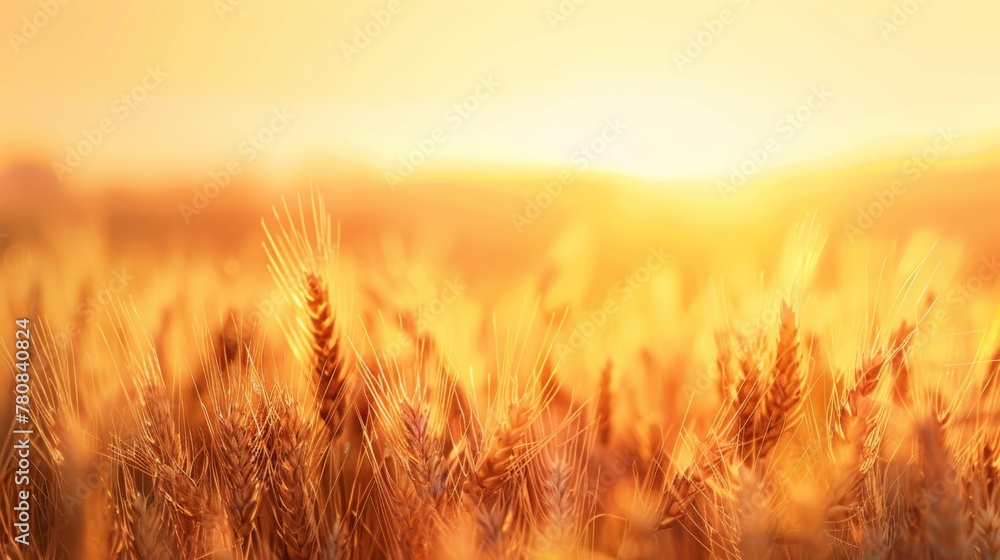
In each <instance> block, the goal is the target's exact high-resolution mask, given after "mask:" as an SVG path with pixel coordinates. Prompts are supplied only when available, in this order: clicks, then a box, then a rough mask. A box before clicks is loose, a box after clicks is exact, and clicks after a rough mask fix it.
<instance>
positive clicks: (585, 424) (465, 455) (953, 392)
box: [0, 188, 1000, 560]
mask: <svg viewBox="0 0 1000 560" xmlns="http://www.w3.org/2000/svg"><path fill="white" fill-rule="evenodd" d="M271 201H272V202H273V204H272V205H271V207H270V208H268V209H267V211H266V212H264V213H263V215H262V216H255V217H254V218H253V220H252V221H254V222H255V225H254V231H255V233H252V234H248V235H246V236H240V237H239V238H238V240H237V241H236V242H235V243H237V244H238V245H239V246H240V247H241V249H240V251H244V252H246V253H247V254H255V255H257V260H256V261H254V260H252V259H250V260H246V261H243V262H238V261H236V260H235V259H228V260H226V259H221V258H220V257H218V256H217V253H216V252H213V250H212V249H205V250H204V251H203V252H202V253H199V252H196V251H191V250H190V247H189V245H186V244H184V243H183V242H180V241H176V240H174V241H170V239H169V238H168V239H167V240H166V241H164V243H165V245H164V246H165V247H167V249H166V250H164V252H163V253H148V254H144V257H143V258H144V259H145V260H144V261H142V262H145V263H147V265H146V268H144V269H142V270H138V269H136V268H131V269H130V268H129V266H130V265H126V266H124V267H119V266H118V264H117V263H116V255H121V254H125V253H131V254H135V253H139V254H143V253H144V251H145V249H143V245H142V242H141V240H135V241H131V240H129V239H125V240H122V238H121V236H119V237H118V239H119V241H118V243H119V244H120V245H122V246H124V247H119V248H118V249H117V250H116V251H112V250H110V249H107V250H103V251H102V250H101V249H99V248H100V247H102V246H106V245H108V241H107V238H111V237H114V236H115V233H114V232H115V226H111V225H106V226H105V227H104V228H103V229H101V228H96V227H84V226H80V225H79V224H75V223H73V222H72V221H66V222H65V223H62V224H61V225H53V226H51V228H50V230H49V235H50V241H49V243H48V246H45V244H44V243H39V244H37V245H35V246H33V247H34V248H33V249H32V250H30V251H25V252H23V253H22V252H15V253H10V252H8V256H10V257H11V258H10V259H9V262H8V263H7V264H8V266H7V276H6V278H5V285H6V297H5V301H4V302H3V305H4V307H3V308H2V313H0V317H2V318H3V321H4V330H3V333H4V334H3V336H4V339H3V347H4V349H5V352H4V361H5V364H6V366H5V367H6V368H7V369H9V371H10V372H11V374H10V375H6V376H4V379H3V383H2V384H0V389H2V390H3V391H4V392H5V394H6V393H10V394H26V395H28V396H29V397H30V399H27V400H24V401H23V402H24V403H25V405H26V408H27V409H28V410H29V411H30V422H28V423H24V422H22V421H21V420H20V419H19V418H18V414H20V412H19V411H16V410H15V407H14V406H13V405H14V402H15V401H14V400H13V399H5V400H4V402H5V403H6V404H5V406H4V408H3V409H2V411H0V412H2V415H0V419H2V421H3V422H4V423H5V425H7V426H10V427H11V429H10V430H7V431H6V432H5V433H6V434H8V436H7V439H6V441H5V443H4V446H5V450H4V453H3V463H2V466H3V470H2V480H3V488H4V492H3V493H2V495H0V517H2V518H3V519H2V524H0V526H2V539H3V541H2V546H3V551H4V558H17V559H20V558H46V559H48V558H116V559H161V558H162V559H173V558H189V559H197V558H206V559H208V558H241V559H242V558H247V559H250V558H253V559H257V558H259V559H270V558H275V559H282V560H284V559H348V558H356V559H367V558H387V559H396V558H399V559H411V558H412V559H438V558H442V559H443V558H455V559H459V558H496V559H500V558H517V559H520V558H526V559H527V558H539V559H548V558H553V559H554V558H588V559H601V558H620V559H635V560H639V559H654V558H685V559H688V558H691V559H696V558H706V559H707V558H720V559H737V558H743V559H748V560H757V559H772V558H775V559H783V558H803V559H821V558H830V559H835V558H865V559H869V558H871V559H875V558H906V559H958V558H964V559H970V560H971V559H992V558H1000V488H998V485H1000V474H998V464H997V460H998V458H997V449H998V446H1000V442H998V441H997V440H998V435H1000V431H998V429H997V426H998V424H997V420H996V414H997V412H998V397H997V393H998V388H997V387H998V384H1000V352H998V348H1000V315H996V314H995V312H994V306H995V299H993V298H992V287H991V286H992V282H991V281H992V279H993V276H994V275H995V274H996V270H994V269H993V262H994V261H995V258H993V259H991V258H990V257H989V256H983V257H981V258H979V257H977V256H976V255H974V254H973V255H971V256H969V253H968V252H963V250H962V249H961V247H960V246H958V245H957V244H955V243H954V242H952V241H939V240H938V238H936V237H935V238H932V237H930V236H927V235H920V234H914V235H910V236H908V237H907V238H906V239H901V240H897V241H894V242H893V243H888V244H884V243H883V244H880V243H879V242H877V241H876V240H874V239H866V240H864V242H863V243H859V244H858V245H851V246H850V247H855V249H850V248H844V247H842V246H841V247H838V248H837V252H838V253H839V254H835V255H830V250H829V248H828V247H827V240H828V239H829V236H830V235H831V229H833V233H832V235H837V234H838V232H837V231H836V228H835V227H834V228H831V227H829V226H825V225H823V224H821V223H819V221H818V220H817V218H816V215H815V213H807V214H803V215H802V216H800V219H797V222H796V223H795V225H794V226H792V227H791V228H787V229H786V231H784V233H783V234H782V237H783V239H782V240H781V241H780V242H779V243H778V246H777V247H774V248H773V250H774V252H775V255H776V258H775V260H774V265H773V267H772V268H770V269H768V270H765V271H764V272H760V273H753V272H747V271H743V272H742V273H738V274H736V275H735V277H734V278H731V279H729V280H727V281H725V282H721V281H718V282H717V281H712V282H708V283H705V284H704V285H701V286H698V287H696V288H695V289H693V290H689V291H690V292H691V293H687V294H686V295H682V292H683V290H682V286H685V285H689V284H690V283H687V282H684V281H683V280H682V275H681V274H680V273H679V272H677V268H678V267H679V265H678V264H677V263H676V262H675V261H676V260H677V259H678V256H677V255H675V254H673V253H672V252H671V250H670V249H671V248H669V247H668V248H667V249H664V248H662V247H660V246H659V245H651V246H648V247H646V246H645V245H642V246H639V247H638V249H636V250H635V251H632V253H634V254H635V255H637V257H638V258H637V259H636V260H635V261H634V263H633V265H630V266H626V267H624V269H623V270H624V272H623V273H622V274H620V275H619V274H618V270H617V269H616V270H614V271H613V272H612V271H605V272H606V274H603V275H600V274H593V273H590V274H589V275H588V273H587V272H586V270H584V268H583V266H582V265H581V263H582V262H585V261H586V260H587V259H586V255H588V254H589V252H590V251H591V250H592V249H591V247H592V246H593V245H589V244H588V243H589V242H588V240H587V238H586V236H581V235H579V234H578V232H577V233H574V230H573V228H572V227H568V228H565V231H563V230H560V231H561V233H560V236H559V237H557V239H556V241H555V242H554V243H553V244H552V246H551V247H550V248H547V249H545V250H542V251H540V252H539V253H538V254H537V255H532V256H530V257H529V256H527V255H525V256H524V257H523V258H524V259H526V260H532V261H537V263H540V264H538V265H537V266H534V267H533V268H530V269H529V268H528V267H525V268H526V269H528V270H529V272H528V273H525V274H524V275H519V274H510V275H506V276H504V275H498V276H497V277H495V278H490V274H488V273H486V272H481V273H480V274H479V276H477V277H468V276H467V277H464V278H462V277H460V276H457V275H456V274H457V273H455V271H454V270H452V269H450V268H449V265H448V260H447V259H444V258H442V257H441V255H439V254H436V253H435V252H434V250H433V248H432V247H431V248H427V247H424V249H425V250H424V251H423V252H419V251H418V252H416V255H415V256H414V255H413V254H410V255H409V256H404V254H405V253H407V251H404V250H403V249H402V248H401V247H402V246H403V245H402V244H400V245H399V246H396V245H393V244H392V243H384V244H383V245H381V246H379V248H378V251H376V250H374V249H373V247H372V246H367V245H366V246H364V248H363V249H351V247H352V245H353V244H354V242H352V239H351V238H350V233H347V232H345V231H344V230H343V228H342V227H341V224H340V223H339V221H338V220H337V219H334V218H333V217H332V216H331V214H332V213H331V211H330V210H329V208H330V207H332V206H335V205H336V204H337V202H338V200H337V195H336V194H330V193H329V192H327V191H324V190H321V189H318V188H302V189H298V190H297V191H296V192H293V193H289V194H288V195H286V196H284V197H282V198H280V199H278V198H274V197H272V199H271ZM52 211H53V212H57V211H58V209H54V210H52ZM257 217H260V218H262V220H261V221H260V222H256V218H257ZM118 227H122V226H118ZM128 227H131V228H134V229H135V230H136V231H138V230H140V229H141V225H137V224H131V225H129V226H128ZM352 231H354V232H355V233H356V235H357V239H358V243H360V238H361V237H362V235H361V234H360V233H357V232H358V231H360V230H358V229H357V228H353V229H352ZM149 235H159V233H155V234H149ZM164 235H166V234H164ZM105 236H106V237H107V238H106V237H105ZM581 239H582V240H581ZM592 241H593V240H592V239H591V240H590V242H592ZM203 242H204V243H206V244H207V243H209V242H208V241H203ZM130 243H131V244H133V245H134V246H132V247H129V246H128V245H129V244H130ZM858 246H863V247H865V250H866V251H868V252H867V253H865V254H867V255H869V256H868V257H867V258H861V257H859V256H858V253H857V247H858ZM581 247H582V248H581ZM852 250H853V251H855V252H853V253H852ZM498 251H499V249H498ZM74 252H77V253H76V254H74ZM81 254H86V255H87V258H80V255H81ZM498 254H499V253H498ZM205 255H208V256H205ZM872 255H875V256H874V257H872ZM484 258H489V257H488V256H487V257H484ZM497 258H499V257H497ZM824 259H827V264H825V265H824V264H823V262H824ZM216 260H221V266H220V263H219V262H216ZM253 262H256V263H258V264H259V265H260V266H256V265H251V264H247V263H253ZM970 263H971V264H970ZM636 265H637V266H636ZM824 267H826V269H824ZM827 269H830V270H827ZM219 270H222V272H218V271H219ZM831 270H833V271H834V272H831ZM591 272H592V271H591ZM136 276H142V278H141V279H138V280H137V279H136ZM609 278H610V279H609ZM594 286H600V288H599V289H593V287H594ZM594 293H596V294H597V296H596V297H595V296H593V295H592V294H594ZM588 294H591V295H588ZM25 319H26V321H25V322H23V323H17V321H19V320H22V321H24V320H25ZM8 329H9V330H8ZM22 329H23V330H26V331H30V334H29V335H28V336H27V337H26V339H27V340H30V344H27V345H25V344H18V343H17V342H16V340H18V341H19V340H22V339H21V338H16V337H15V334H14V331H15V330H22ZM22 349H24V351H25V352H28V353H29V354H30V365H28V366H27V367H26V368H25V367H22V366H19V364H20V363H21V359H20V358H19V357H18V356H23V355H22V354H19V353H18V352H19V351H22ZM19 374H23V375H24V376H23V377H19V376H18V375H19ZM22 383H24V384H26V385H29V387H30V388H29V389H28V390H26V391H22V392H20V393H19V392H18V391H19V389H18V387H19V386H20V384H22ZM17 402H18V403H20V402H22V401H17ZM25 427H30V428H31V430H32V432H31V434H30V472H29V473H28V477H29V478H30V482H27V481H19V480H18V479H19V477H20V474H19V472H20V471H19V469H21V468H23V467H24V465H23V464H21V463H19V460H18V459H19V458H18V455H17V454H16V453H11V452H9V451H8V450H10V449H14V450H16V449H18V447H17V445H18V443H19V441H21V440H22V439H23V438H22V436H21V435H18V434H17V433H15V432H14V430H17V429H24V428H25ZM21 474H24V473H21ZM22 489H27V490H30V519H29V520H28V522H27V523H26V525H27V526H29V527H30V533H29V536H28V537H27V539H29V540H30V542H29V544H27V545H24V542H23V541H24V539H25V537H24V535H23V533H24V531H21V529H19V528H18V523H19V522H24V519H23V518H19V515H20V513H19V512H20V511H22V510H20V509H18V508H17V506H18V505H19V503H20V501H21V499H20V495H19V494H18V493H17V492H18V491H20V490H22ZM19 537H20V539H22V540H18V539H19Z"/></svg>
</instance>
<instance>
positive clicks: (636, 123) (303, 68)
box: [0, 0, 1000, 182]
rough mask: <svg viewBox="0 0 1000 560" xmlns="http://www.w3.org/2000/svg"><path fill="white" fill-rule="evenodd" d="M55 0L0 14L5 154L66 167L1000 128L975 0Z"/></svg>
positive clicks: (694, 153) (680, 168)
mask: <svg viewBox="0 0 1000 560" xmlns="http://www.w3.org/2000/svg"><path fill="white" fill-rule="evenodd" d="M63 2H65V4H61V3H59V2H58V1H56V0H42V1H39V0H8V1H6V2H4V4H3V7H2V8H0V31H2V32H3V34H4V43H5V44H4V45H3V46H2V47H0V76H2V77H3V79H2V80H0V101H2V103H0V158H3V159H5V160H10V159H11V158H16V157H21V156H22V155H24V154H34V155H35V156H36V157H41V158H42V159H43V161H46V162H50V163H51V164H53V167H54V168H58V167H59V166H62V167H61V168H59V169H61V170H60V171H58V172H59V175H60V178H62V179H63V180H68V181H76V182H82V181H87V180H92V179H99V178H101V177H104V176H108V175H114V174H115V173H121V172H134V173H139V174H159V173H170V172H177V171H178V170H185V172H189V173H191V174H195V175H198V174H208V173H211V172H213V170H218V169H225V168H226V166H227V165H229V164H230V163H233V162H235V163H236V164H237V165H238V166H239V167H240V169H241V170H243V169H248V168H254V169H257V170H262V171H267V172H270V173H277V174H281V173H294V172H297V171H299V170H301V169H302V168H303V166H308V165H309V164H310V163H311V162H314V161H318V160H323V159H329V160H336V161H350V162H354V163H364V164H365V165H369V166H372V167H373V168H374V169H376V170H378V171H379V172H380V173H381V174H385V175H386V176H389V175H391V174H393V173H395V174H397V175H406V174H407V173H410V174H415V173H429V172H434V171H441V170H447V169H449V168H454V167H456V166H469V165H481V164H489V165H500V166H510V167H516V166H533V167H538V168H543V169H552V170H559V169H569V170H575V171H583V170H599V171H610V172H615V173H622V174H627V175H632V176H636V177H641V178H651V179H678V178H696V177H697V178H709V179H711V178H719V177H726V176H728V175H730V174H731V172H732V170H733V169H734V168H735V167H738V166H739V165H741V164H743V163H745V162H746V161H747V160H748V159H755V160H756V161H757V163H758V164H759V166H760V167H762V168H765V167H766V168H768V169H779V168H782V167H785V166H791V165H796V164H799V163H802V162H809V161H816V160H822V159H824V158H829V157H831V156H834V155H837V154H842V153H844V152H850V153H857V151H858V150H861V152H862V153H865V150H868V152H873V150H874V149H875V148H874V147H873V146H875V145H883V144H886V143H890V144H893V145H899V146H909V147H910V148H907V149H911V148H912V149H919V148H920V147H921V146H925V145H929V144H930V143H932V142H933V140H934V138H935V137H936V136H937V135H938V134H939V132H938V131H939V130H940V129H941V128H942V127H953V128H954V129H955V130H957V131H960V132H961V133H962V134H969V133H974V132H976V133H977V131H987V132H988V131H991V130H993V129H995V128H997V127H998V125H1000V33H997V31H996V22H997V21H998V20H1000V3H996V2H987V1H986V0H952V1H949V2H945V1H943V0H924V1H923V2H922V3H921V2H919V1H918V0H845V1H842V2H838V3H836V6H831V4H830V3H829V2H825V1H816V0H719V1H711V2H707V1H706V2H701V1H699V2H690V1H676V0H669V1H664V0H656V1H653V0H616V1H615V2H611V1H610V0H561V1H560V0H506V1H504V2H486V1H484V0H467V1H461V2H460V1H457V0H450V1H446V0H422V1H420V2H416V1H407V0H391V1H390V0H380V1H374V2H355V1H348V0H345V1H338V2H329V1H318V0H313V1H306V0H300V1H294V0H289V1H286V2H261V1H260V0H174V1H171V2H156V3H153V2H138V1H128V0H104V1H102V2H99V3H86V2H82V1H79V0H63ZM46 10H48V13H46ZM123 96H124V97H123ZM987 132H984V134H985V133H987ZM977 134H978V133H977ZM873 143H874V144H873ZM38 154H41V155H40V156H38ZM407 160H409V161H407ZM407 163H409V165H407Z"/></svg>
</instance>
